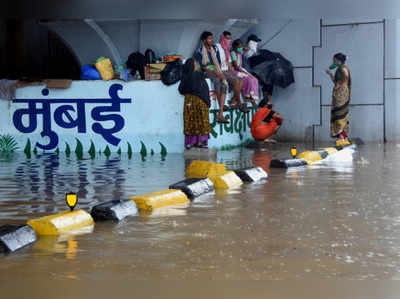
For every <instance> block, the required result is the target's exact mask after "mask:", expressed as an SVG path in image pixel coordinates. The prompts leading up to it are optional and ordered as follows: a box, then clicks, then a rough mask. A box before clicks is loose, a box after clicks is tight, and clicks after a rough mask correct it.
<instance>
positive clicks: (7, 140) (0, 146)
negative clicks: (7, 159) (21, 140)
mask: <svg viewBox="0 0 400 299" xmlns="http://www.w3.org/2000/svg"><path fill="white" fill-rule="evenodd" d="M17 149H18V144H17V142H16V141H15V139H14V137H12V136H11V135H10V134H6V135H0V152H2V153H12V152H14V151H15V150H17Z"/></svg>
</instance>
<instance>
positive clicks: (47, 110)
mask: <svg viewBox="0 0 400 299" xmlns="http://www.w3.org/2000/svg"><path fill="white" fill-rule="evenodd" d="M122 88H123V87H122V85H121V84H113V85H111V86H110V88H109V91H108V93H109V96H110V98H99V99H16V100H14V103H27V104H28V108H21V109H17V110H16V111H15V112H14V114H13V123H14V126H15V128H16V129H17V130H18V131H19V132H21V133H32V132H34V131H35V130H36V129H37V127H38V119H37V116H38V115H42V121H43V123H42V132H41V133H40V135H41V136H42V137H48V138H49V142H48V143H47V144H42V143H39V142H37V143H36V146H37V147H38V148H40V149H43V150H53V149H55V148H57V146H58V142H59V137H58V134H57V133H56V132H54V131H53V130H52V126H51V125H52V120H51V104H76V110H75V107H74V106H72V105H61V106H58V107H57V108H56V109H55V110H54V113H53V118H54V122H55V123H56V124H57V125H58V126H59V127H61V128H64V129H72V128H77V132H78V133H86V132H87V127H86V104H111V105H107V106H103V105H102V106H99V107H95V108H93V109H92V110H91V114H90V115H91V118H92V119H93V120H94V121H95V122H94V123H93V124H92V127H91V128H92V131H93V132H94V133H96V134H99V135H101V136H102V137H103V138H104V140H106V141H107V142H108V143H109V144H111V145H114V146H117V145H118V144H119V143H120V141H121V139H120V138H118V137H116V136H114V134H115V133H117V132H120V131H121V130H122V129H123V128H124V125H125V120H124V118H123V117H122V116H121V115H119V114H117V113H109V112H121V104H127V103H131V102H132V100H131V99H121V98H120V97H119V96H118V91H120V90H122ZM42 94H43V96H48V95H49V90H48V89H43V90H42ZM37 104H41V105H42V107H41V108H38V107H37ZM71 112H75V113H76V117H75V118H73V116H72V115H71ZM24 116H27V117H28V124H27V125H26V124H24V123H23V117H24ZM104 121H112V122H113V123H114V126H113V127H111V128H108V127H105V126H103V124H102V122H104Z"/></svg>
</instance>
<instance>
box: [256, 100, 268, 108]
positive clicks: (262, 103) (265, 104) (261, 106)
mask: <svg viewBox="0 0 400 299" xmlns="http://www.w3.org/2000/svg"><path fill="white" fill-rule="evenodd" d="M267 103H268V101H267V99H262V100H261V101H260V103H258V108H264V107H265V106H267Z"/></svg>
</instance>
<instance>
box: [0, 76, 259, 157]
mask: <svg viewBox="0 0 400 299" xmlns="http://www.w3.org/2000/svg"><path fill="white" fill-rule="evenodd" d="M113 84H121V86H122V90H120V91H118V96H119V98H121V99H127V101H126V102H123V103H112V102H111V99H110V96H111V95H110V92H111V91H110V90H111V89H110V87H111V86H112V85H113ZM44 88H45V86H44V85H43V86H30V87H24V88H18V89H17V91H16V98H17V100H16V101H14V102H13V103H11V102H9V101H6V100H0V110H1V111H3V113H2V117H1V118H0V135H1V134H11V135H12V136H14V137H15V139H16V141H17V143H18V146H19V150H23V149H24V147H25V144H26V143H27V140H28V138H29V139H30V141H31V143H32V148H33V147H34V146H35V145H37V147H38V150H41V149H46V150H50V151H54V150H55V149H56V148H57V147H58V148H59V150H60V151H64V150H65V148H66V142H67V143H68V144H69V145H70V147H71V149H72V150H74V148H75V145H76V138H78V139H79V140H80V141H81V143H82V144H83V147H84V150H85V152H87V151H88V149H89V147H90V144H91V141H93V143H94V144H95V147H96V149H97V150H96V152H97V151H98V150H102V151H103V150H104V149H105V148H106V146H109V147H110V149H111V151H114V152H115V151H117V150H118V148H119V147H121V150H122V151H123V152H126V151H127V150H128V145H127V143H128V142H129V143H130V144H131V145H132V148H133V151H134V152H139V151H140V149H141V143H140V142H141V141H143V143H144V144H145V145H146V146H147V149H148V151H149V152H150V150H151V149H154V151H155V152H156V153H159V152H160V149H161V147H160V144H159V142H161V143H163V144H164V145H165V146H166V148H167V151H168V152H170V153H179V152H183V150H184V135H183V103H184V98H183V96H182V95H180V94H179V93H178V84H175V85H172V86H165V85H164V84H162V83H161V81H132V82H127V83H124V82H121V81H73V83H72V86H71V87H70V88H68V89H51V90H49V94H48V95H46V94H43V93H42V91H43V90H44ZM36 99H37V100H41V102H37V103H35V102H32V101H34V100H36ZM21 100H23V101H21ZM43 100H44V101H43ZM128 100H129V101H128ZM49 101H50V102H49ZM90 101H92V102H90ZM93 101H94V102H93ZM99 101H100V102H99ZM101 101H102V102H101ZM29 102H30V103H32V106H31V105H30V104H29ZM82 102H84V105H83V107H82V106H78V103H82ZM44 103H50V104H49V107H48V108H46V107H45V106H44V105H45V104H44ZM68 105H69V106H68ZM101 107H103V108H101ZM42 108H43V109H42ZM100 108H101V109H103V110H102V111H101V112H99V115H98V116H96V110H98V109H100ZM217 108H218V105H217V103H216V102H215V100H214V101H212V105H211V109H210V124H211V129H212V131H211V134H210V137H211V139H210V141H209V146H210V147H215V148H220V147H222V146H228V145H238V144H241V143H243V142H244V141H246V139H248V138H250V120H251V116H252V114H254V112H255V111H254V109H252V112H251V113H247V114H244V113H243V112H240V111H239V110H236V111H230V112H225V117H226V118H227V119H229V120H230V124H219V123H217V122H216V114H217V111H218V110H217ZM46 109H48V110H46ZM95 109H96V110H95ZM18 115H19V116H18ZM46 120H47V121H48V122H47V123H46ZM79 120H81V122H79ZM96 123H97V125H96ZM99 125H101V126H102V127H103V130H99V129H98V128H99ZM119 125H121V126H120V127H118V126H119ZM96 126H97V129H96ZM116 127H118V128H116ZM24 128H25V129H24ZM79 128H81V129H80V130H79ZM108 130H112V132H111V135H112V136H114V137H115V138H117V139H118V142H113V140H111V141H110V138H108V137H107V131H108ZM52 141H54V142H52ZM50 144H51V148H50V147H49V148H46V147H47V146H49V145H50Z"/></svg>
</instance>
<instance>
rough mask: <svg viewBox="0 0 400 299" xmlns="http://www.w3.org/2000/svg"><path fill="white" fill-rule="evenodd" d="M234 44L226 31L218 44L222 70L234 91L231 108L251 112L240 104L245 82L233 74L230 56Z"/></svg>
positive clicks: (244, 105)
mask: <svg viewBox="0 0 400 299" xmlns="http://www.w3.org/2000/svg"><path fill="white" fill-rule="evenodd" d="M231 43H232V35H231V33H230V32H228V31H224V32H223V33H222V35H221V37H220V39H219V42H218V43H217V44H216V46H217V49H218V52H219V56H220V58H221V70H222V73H223V74H224V76H225V78H226V80H227V81H228V83H229V89H230V90H233V97H232V99H231V104H230V107H231V108H234V109H236V108H238V109H240V110H241V111H242V112H245V113H247V112H249V111H250V110H248V109H247V107H246V104H241V102H240V90H241V89H242V83H243V81H242V80H241V79H240V78H239V77H237V76H236V75H235V74H234V73H233V69H232V59H231V55H230V47H231Z"/></svg>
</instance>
